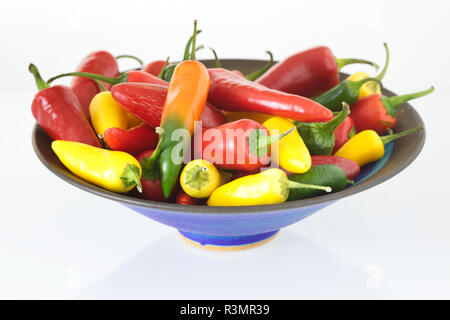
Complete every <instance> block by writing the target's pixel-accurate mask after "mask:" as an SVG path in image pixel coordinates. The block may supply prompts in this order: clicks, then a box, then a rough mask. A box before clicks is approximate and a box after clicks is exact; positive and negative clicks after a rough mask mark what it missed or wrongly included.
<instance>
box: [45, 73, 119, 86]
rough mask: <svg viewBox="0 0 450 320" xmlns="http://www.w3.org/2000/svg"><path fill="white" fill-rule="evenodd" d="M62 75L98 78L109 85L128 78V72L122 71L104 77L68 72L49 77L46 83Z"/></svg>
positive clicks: (94, 74)
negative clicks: (114, 75) (116, 74)
mask: <svg viewBox="0 0 450 320" xmlns="http://www.w3.org/2000/svg"><path fill="white" fill-rule="evenodd" d="M63 77H85V78H89V79H93V80H100V81H103V82H106V83H109V84H110V85H115V84H118V83H122V82H127V79H128V72H125V73H122V74H120V75H119V76H117V77H115V78H111V77H106V76H103V75H101V74H96V73H90V72H68V73H62V74H59V75H57V76H54V77H51V78H50V79H48V80H47V83H52V82H53V81H55V80H56V79H59V78H63Z"/></svg>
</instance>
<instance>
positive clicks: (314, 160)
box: [311, 156, 360, 180]
mask: <svg viewBox="0 0 450 320" xmlns="http://www.w3.org/2000/svg"><path fill="white" fill-rule="evenodd" d="M322 164H332V165H335V166H337V167H339V168H341V169H342V170H343V171H344V172H345V174H346V176H347V179H349V180H352V179H354V178H355V177H356V176H357V175H358V174H359V170H360V168H359V165H358V163H357V162H356V161H352V160H348V159H345V158H341V157H336V156H311V165H312V166H320V165H322Z"/></svg>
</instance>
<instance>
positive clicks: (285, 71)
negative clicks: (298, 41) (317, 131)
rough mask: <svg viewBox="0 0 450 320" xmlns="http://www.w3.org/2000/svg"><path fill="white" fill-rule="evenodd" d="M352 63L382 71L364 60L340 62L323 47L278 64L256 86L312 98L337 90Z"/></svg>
mask: <svg viewBox="0 0 450 320" xmlns="http://www.w3.org/2000/svg"><path fill="white" fill-rule="evenodd" d="M352 63H365V64H371V65H373V66H376V67H378V66H377V65H376V64H374V63H373V62H370V61H367V60H362V59H337V58H335V57H334V55H333V53H332V52H331V50H330V48H328V47H325V46H320V47H315V48H312V49H309V50H306V51H302V52H299V53H296V54H294V55H292V56H290V57H288V58H286V59H284V60H282V61H280V62H278V63H277V64H275V65H274V66H273V67H272V68H270V69H269V70H268V71H267V72H266V73H265V74H264V75H263V76H261V77H260V78H258V80H256V82H257V83H260V84H262V85H264V86H266V87H268V88H271V89H276V90H280V91H283V92H287V93H291V94H296V95H299V96H303V97H308V98H311V97H315V96H316V95H318V94H320V93H322V92H324V91H326V90H329V89H331V88H333V87H334V86H336V85H337V84H338V83H339V70H340V69H341V68H342V67H343V66H345V65H348V64H352ZM326 120H328V119H326ZM321 121H322V120H321Z"/></svg>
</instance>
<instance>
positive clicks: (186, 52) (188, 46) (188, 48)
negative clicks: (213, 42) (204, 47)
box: [183, 30, 202, 60]
mask: <svg viewBox="0 0 450 320" xmlns="http://www.w3.org/2000/svg"><path fill="white" fill-rule="evenodd" d="M201 32H202V30H197V33H196V35H198V34H199V33H201ZM193 39H194V35H192V36H191V37H190V38H189V40H188V42H187V43H186V47H185V48H184V55H183V60H189V55H190V52H191V45H192V40H193Z"/></svg>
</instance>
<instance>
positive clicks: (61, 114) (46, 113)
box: [29, 64, 100, 147]
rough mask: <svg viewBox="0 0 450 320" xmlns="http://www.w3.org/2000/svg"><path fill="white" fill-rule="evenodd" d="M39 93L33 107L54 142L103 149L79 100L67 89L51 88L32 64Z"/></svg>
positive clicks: (39, 121) (34, 113)
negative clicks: (87, 145) (72, 142)
mask: <svg viewBox="0 0 450 320" xmlns="http://www.w3.org/2000/svg"><path fill="white" fill-rule="evenodd" d="M29 70H30V72H31V73H32V74H33V76H34V78H35V80H36V85H37V87H38V89H39V92H38V93H36V95H35V96H34V99H33V103H32V105H31V111H32V113H33V116H34V118H35V119H36V121H37V122H38V123H39V125H40V126H41V127H42V129H44V131H45V132H47V134H48V135H49V136H50V137H51V138H52V139H53V140H68V141H75V142H81V143H85V144H89V145H91V146H94V147H100V142H99V141H98V139H97V136H96V135H95V133H94V130H92V127H91V125H90V124H89V121H88V120H87V119H86V116H85V115H84V113H83V110H82V109H81V106H80V102H79V101H78V98H77V96H76V95H75V94H74V93H73V92H72V90H70V88H69V87H66V86H61V85H58V86H54V87H50V86H49V85H48V84H47V83H46V82H45V81H44V80H43V79H42V77H41V76H40V74H39V71H38V69H37V68H36V66H35V65H33V64H30V67H29Z"/></svg>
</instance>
